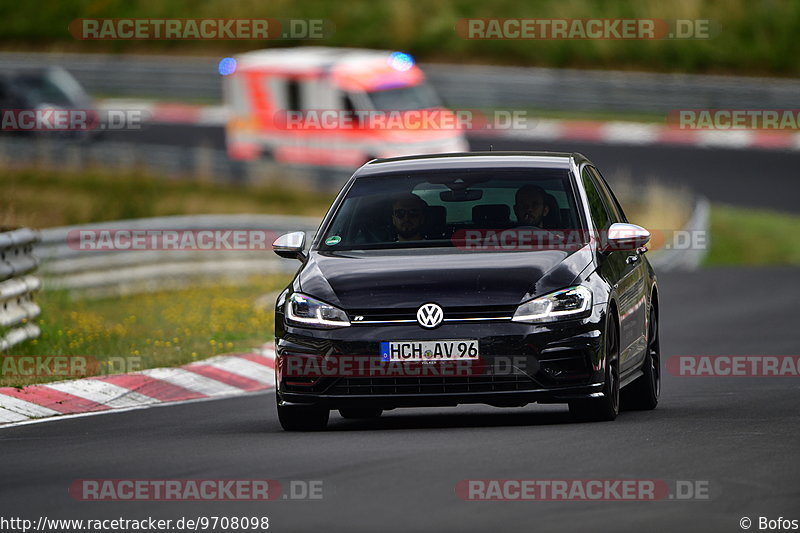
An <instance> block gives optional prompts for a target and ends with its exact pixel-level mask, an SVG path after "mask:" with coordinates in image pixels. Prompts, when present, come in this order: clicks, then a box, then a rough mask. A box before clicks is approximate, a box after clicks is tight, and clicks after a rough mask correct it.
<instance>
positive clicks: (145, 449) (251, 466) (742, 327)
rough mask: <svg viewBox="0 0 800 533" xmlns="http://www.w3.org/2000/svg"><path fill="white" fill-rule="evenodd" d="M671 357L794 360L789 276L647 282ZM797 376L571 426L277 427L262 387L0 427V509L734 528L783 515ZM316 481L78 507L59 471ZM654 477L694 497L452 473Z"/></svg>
mask: <svg viewBox="0 0 800 533" xmlns="http://www.w3.org/2000/svg"><path fill="white" fill-rule="evenodd" d="M660 282H661V295H662V320H661V324H662V349H663V352H664V354H663V355H664V357H665V358H666V357H669V356H672V355H721V354H726V355H750V354H797V353H798V346H800V342H798V341H800V334H798V329H797V326H798V323H797V301H798V300H799V299H800V270H798V269H786V268H783V269H706V270H702V271H698V272H693V273H669V274H664V275H662V276H661V277H660ZM798 393H800V382H799V381H798V380H797V378H698V377H694V378H688V377H676V376H671V375H666V376H665V380H664V389H663V396H662V401H661V404H660V405H659V407H658V409H656V410H655V411H652V412H628V413H623V414H622V415H621V416H620V417H619V418H618V419H617V421H615V422H611V423H595V424H580V423H573V422H571V420H570V419H569V417H568V414H567V410H566V408H565V407H562V406H528V407H525V408H514V409H497V408H490V407H458V408H442V409H430V410H420V409H414V410H396V411H392V412H389V413H387V414H385V415H384V416H383V417H382V418H381V419H379V420H377V421H374V422H356V421H349V420H344V419H342V418H340V417H339V416H338V415H336V416H333V417H332V420H331V424H330V426H329V429H328V430H327V431H325V432H323V433H285V432H283V431H282V430H281V429H280V427H279V425H278V421H277V419H276V413H275V409H274V406H273V401H274V395H273V394H271V393H267V394H258V395H253V396H247V397H240V398H236V399H229V400H221V401H211V402H203V403H194V404H186V405H180V406H172V407H159V408H154V409H148V410H139V411H130V412H123V413H115V414H109V415H102V416H93V417H85V418H77V419H69V420H61V421H56V422H49V423H43V424H34V425H28V426H20V427H14V428H6V429H2V430H0V450H1V451H2V457H3V466H2V476H0V495H1V496H0V516H3V517H6V518H7V517H13V516H19V517H25V518H31V519H36V518H37V517H38V516H39V515H45V516H47V517H49V518H117V517H123V518H129V519H130V518H145V517H147V516H154V517H161V518H173V519H175V518H177V517H180V516H190V517H194V516H199V515H206V516H209V515H210V516H233V515H246V516H253V515H256V516H262V515H263V516H268V517H269V518H270V524H271V527H270V531H278V532H282V531H323V530H324V531H364V532H375V531H402V532H407V531H453V532H466V531H525V532H530V531H570V532H574V531H702V532H709V531H722V532H724V531H741V529H740V527H739V520H740V518H741V517H743V516H748V517H750V518H751V519H752V520H753V521H754V522H755V525H754V527H753V528H752V529H754V530H755V529H757V520H758V517H760V516H765V517H769V518H772V519H775V518H778V517H779V516H782V517H784V518H791V519H800V506H798V503H800V483H799V482H800V465H798V462H797V454H796V452H797V442H798V438H799V437H800V418H799V417H798V407H797V400H798ZM87 478H90V479H96V478H101V479H114V478H115V479H127V478H135V479H175V478H177V479H184V478H195V479H213V478H222V479H258V478H267V479H277V480H280V481H282V482H283V483H284V486H285V484H287V483H288V482H289V481H290V480H321V481H322V483H323V499H321V500H311V501H291V500H285V501H284V500H280V499H279V500H276V501H272V502H261V503H245V502H235V503H231V502H212V503H195V502H189V503H180V502H78V501H76V500H73V499H72V498H71V497H70V496H69V495H68V492H67V489H68V487H69V485H70V483H71V482H72V481H74V480H76V479H87ZM509 478H514V479H519V478H530V479H621V478H622V479H657V480H665V481H666V482H667V483H668V484H670V485H671V486H674V483H675V481H676V480H683V481H692V482H700V483H701V484H703V483H707V486H708V489H709V495H710V498H709V499H695V500H691V501H679V500H677V499H672V500H670V499H666V500H662V501H656V502H630V501H628V502H557V503H547V502H468V501H462V500H460V499H459V498H457V497H456V495H455V494H454V487H455V484H456V483H457V482H458V481H459V480H464V479H509Z"/></svg>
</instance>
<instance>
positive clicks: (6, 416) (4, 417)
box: [0, 407, 28, 427]
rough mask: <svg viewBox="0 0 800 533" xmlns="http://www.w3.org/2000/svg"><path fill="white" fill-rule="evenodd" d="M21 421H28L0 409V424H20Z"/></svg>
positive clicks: (25, 418) (24, 417)
mask: <svg viewBox="0 0 800 533" xmlns="http://www.w3.org/2000/svg"><path fill="white" fill-rule="evenodd" d="M22 420H28V417H27V416H25V415H21V414H19V413H15V412H14V411H9V410H8V409H3V408H2V407H0V424H5V423H8V422H20V421H22ZM3 427H5V426H3Z"/></svg>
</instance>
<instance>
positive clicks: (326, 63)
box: [235, 46, 391, 71]
mask: <svg viewBox="0 0 800 533" xmlns="http://www.w3.org/2000/svg"><path fill="white" fill-rule="evenodd" d="M390 54H391V52H390V51H388V50H369V49H365V48H336V47H332V46H298V47H294V48H271V49H267V50H254V51H252V52H245V53H243V54H239V55H237V56H235V59H236V61H237V63H238V67H237V69H239V70H242V69H245V70H246V69H251V68H256V69H257V68H262V67H279V68H284V69H290V70H297V71H303V70H309V69H318V68H331V67H332V66H334V65H337V64H341V63H363V62H365V61H375V60H381V61H386V58H388V57H389V55H390Z"/></svg>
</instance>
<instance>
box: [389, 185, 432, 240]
mask: <svg viewBox="0 0 800 533" xmlns="http://www.w3.org/2000/svg"><path fill="white" fill-rule="evenodd" d="M427 209H428V204H427V203H425V201H424V200H423V199H422V198H420V197H419V196H417V195H416V194H408V195H405V196H403V197H401V198H398V199H397V200H395V201H394V203H393V204H392V225H393V226H394V230H395V233H396V234H397V241H401V242H402V241H421V240H422V239H424V238H425V234H424V233H423V229H424V227H425V211H426V210H427Z"/></svg>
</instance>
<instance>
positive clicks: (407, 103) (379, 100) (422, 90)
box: [367, 83, 442, 111]
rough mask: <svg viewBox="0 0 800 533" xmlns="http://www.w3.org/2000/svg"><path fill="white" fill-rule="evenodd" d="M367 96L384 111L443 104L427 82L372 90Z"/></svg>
mask: <svg viewBox="0 0 800 533" xmlns="http://www.w3.org/2000/svg"><path fill="white" fill-rule="evenodd" d="M367 96H368V97H369V99H370V101H371V102H372V106H373V107H374V108H375V109H378V110H382V111H394V110H398V111H402V110H408V109H430V108H432V107H441V106H442V103H441V102H440V101H439V98H438V97H437V96H436V93H435V92H434V90H433V89H432V88H431V87H430V86H429V85H428V84H426V83H421V84H419V85H409V86H406V87H397V88H394V89H384V90H380V91H371V92H368V93H367Z"/></svg>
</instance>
